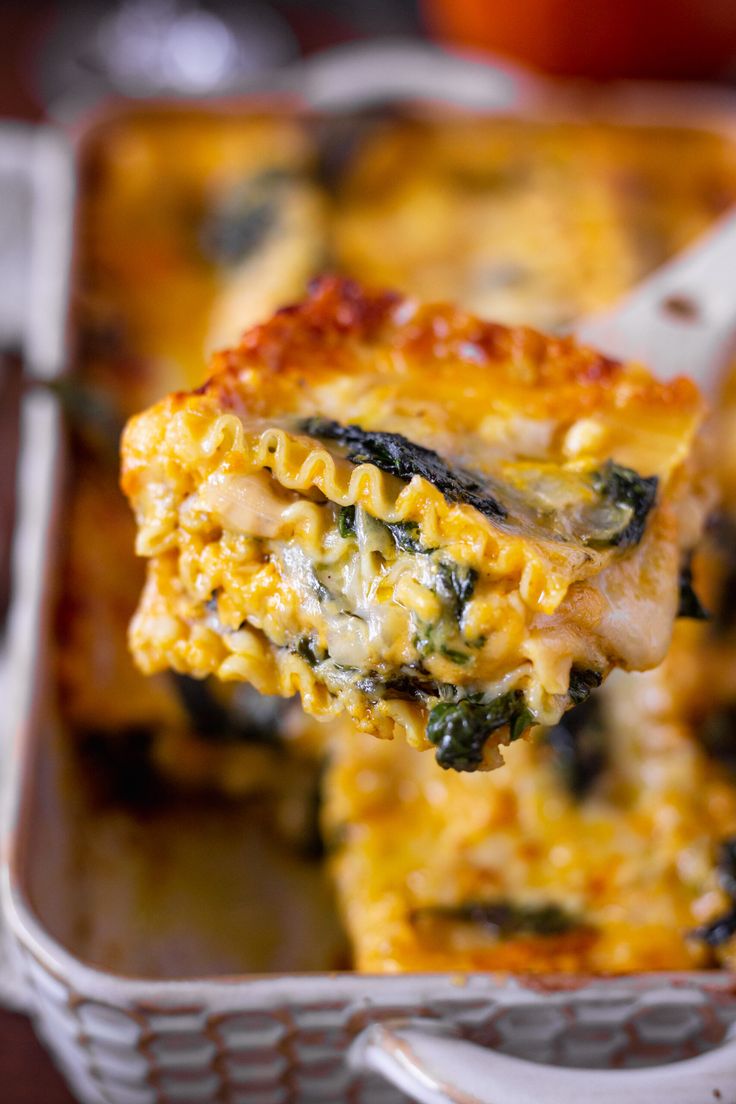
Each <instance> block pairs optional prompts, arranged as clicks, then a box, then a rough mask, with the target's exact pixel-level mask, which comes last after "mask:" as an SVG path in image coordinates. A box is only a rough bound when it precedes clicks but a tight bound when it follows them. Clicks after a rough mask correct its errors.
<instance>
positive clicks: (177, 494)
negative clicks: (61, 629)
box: [123, 278, 704, 770]
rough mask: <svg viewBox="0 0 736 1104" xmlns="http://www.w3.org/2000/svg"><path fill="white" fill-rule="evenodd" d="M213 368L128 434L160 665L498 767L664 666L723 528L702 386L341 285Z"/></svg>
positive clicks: (126, 462) (292, 311)
mask: <svg viewBox="0 0 736 1104" xmlns="http://www.w3.org/2000/svg"><path fill="white" fill-rule="evenodd" d="M214 368H215V375H214V376H213V377H212V379H211V380H210V382H209V383H208V384H207V385H205V386H204V387H202V388H200V389H199V390H198V391H196V392H194V393H191V394H189V395H185V394H175V395H173V396H170V397H169V398H168V399H167V400H165V401H164V402H163V403H160V404H159V405H157V406H156V407H153V408H152V409H151V410H149V411H147V412H146V413H144V414H142V415H140V416H138V417H137V418H134V419H132V420H131V422H130V423H129V425H128V427H127V430H126V433H125V439H124V446H123V487H124V490H125V491H126V493H127V494H128V496H129V498H130V499H131V502H132V503H133V505H134V508H135V511H136V515H137V519H138V526H139V533H138V540H137V549H138V552H139V553H140V554H142V555H144V556H146V557H148V558H149V560H150V563H149V571H148V580H147V583H146V587H145V589H144V593H143V598H142V601H141V605H140V607H139V610H138V613H137V615H136V617H135V618H134V621H133V624H132V627H131V634H130V641H131V646H132V649H133V652H134V655H135V657H136V659H137V662H138V663H139V664H140V666H141V667H142V669H143V670H144V671H147V672H149V673H152V672H155V671H159V670H162V669H164V668H166V667H169V666H171V667H173V668H174V669H175V670H178V671H181V672H186V673H188V674H192V675H195V676H196V677H202V676H204V675H207V674H211V673H214V674H217V675H218V676H219V677H220V678H222V679H226V680H227V679H234V680H246V681H249V682H252V683H253V685H255V686H256V688H257V689H259V690H260V691H262V692H264V693H276V694H282V695H285V696H288V695H291V694H292V693H294V692H295V691H299V692H300V693H301V696H302V700H303V703H304V706H305V708H306V709H307V711H308V712H311V713H313V714H314V715H315V716H318V717H330V716H335V715H336V714H337V713H338V712H340V711H346V712H347V713H348V714H349V715H350V716H351V718H352V719H353V720H354V721H355V722H356V724H357V725H358V726H359V727H360V728H363V729H365V730H366V731H372V732H374V733H375V734H377V735H380V736H387V737H391V736H393V735H394V733H395V732H396V731H399V732H402V731H403V732H405V733H406V735H407V738H408V739H409V741H410V742H411V743H412V744H414V745H416V746H419V747H423V746H424V747H426V746H428V743H431V744H434V745H435V746H436V748H437V758H438V760H439V762H440V763H441V764H442V765H443V766H448V767H455V768H457V769H461V770H473V769H476V768H478V767H481V766H484V767H488V766H495V765H498V763H499V762H500V756H499V754H498V751H497V744H498V742H500V741H502V740H503V741H505V742H507V741H508V740H510V739H514V738H516V737H517V736H518V735H520V734H521V733H522V732H523V731H524V730H526V729H527V728H528V727H529V726H530V725H531V724H532V723H541V722H544V723H554V722H555V721H556V720H557V719H559V716H560V715H561V713H562V712H563V711H564V709H565V708H567V707H568V706H569V705H570V704H571V703H572V702H575V701H576V700H579V699H580V698H581V697H584V696H585V694H586V693H587V692H589V690H590V688H591V687H592V686H594V685H596V684H598V683H600V681H601V680H602V678H603V677H604V676H605V674H607V672H608V671H609V669H610V668H611V667H612V666H623V667H627V668H635V669H642V668H647V667H652V666H654V665H655V664H656V663H658V662H659V661H660V660H661V659H662V658H663V656H664V654H665V651H666V649H667V645H668V643H669V639H670V635H671V630H672V622H673V620H674V617H675V613H676V608H677V600H678V597H677V595H678V574H679V566H680V561H681V557H682V554H683V551H684V549H685V548H686V547H688V546H689V544H691V543H692V541H693V540H694V538H695V536H696V534H697V530H698V527H699V515H700V513H701V512H702V509H703V506H704V502H703V501H702V499H703V495H702V494H701V488H700V485H699V484H696V481H695V479H694V469H693V462H692V456H691V454H692V449H693V444H694V441H695V438H696V436H697V432H698V429H699V425H700V421H701V418H702V407H701V402H700V399H699V397H698V395H697V392H696V390H695V388H694V386H693V385H692V384H690V383H689V382H687V381H685V380H678V381H675V382H674V383H671V384H662V383H658V382H656V381H655V380H653V379H652V378H651V377H650V376H649V375H648V374H647V373H646V371H645V370H644V369H642V368H640V367H637V366H633V365H629V366H625V365H621V364H618V363H615V362H613V361H610V360H607V359H606V358H604V357H602V356H600V355H599V354H598V353H595V352H593V351H592V350H588V349H584V348H579V347H577V346H576V345H575V343H574V342H573V341H572V340H571V339H559V338H545V337H543V336H542V335H541V334H538V333H536V332H534V331H531V330H524V329H518V330H510V329H507V328H505V327H503V326H500V325H494V324H491V323H483V322H480V321H478V320H477V319H475V318H473V317H472V316H469V315H467V314H465V313H464V312H462V311H459V310H457V309H455V308H451V307H447V306H421V305H419V304H417V303H416V302H414V301H411V300H404V299H402V298H401V297H399V296H396V295H392V294H386V293H383V294H367V293H364V292H363V291H361V290H360V289H359V288H358V287H357V286H355V285H353V284H351V283H348V282H345V281H341V280H337V279H329V278H328V279H324V280H322V281H321V282H319V283H318V284H317V285H316V286H315V287H314V289H313V291H312V293H311V294H310V296H309V297H308V298H307V299H306V300H305V302H304V303H302V304H300V305H299V306H296V307H293V308H289V309H288V310H284V311H281V312H279V313H278V314H277V315H276V316H275V317H274V319H273V320H272V321H271V322H269V323H267V324H265V325H263V326H260V327H257V328H256V329H255V330H253V331H251V332H250V333H249V334H247V335H245V336H244V338H243V340H242V341H241V343H240V345H239V346H237V347H236V348H235V349H233V350H230V351H227V352H224V353H222V354H219V355H217V356H216V357H215V360H214ZM491 734H494V736H493V739H492V740H491V739H489V737H490V736H491Z"/></svg>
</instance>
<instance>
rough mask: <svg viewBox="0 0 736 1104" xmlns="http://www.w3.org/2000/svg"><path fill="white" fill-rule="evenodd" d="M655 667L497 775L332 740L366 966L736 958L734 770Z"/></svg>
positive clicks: (346, 874)
mask: <svg viewBox="0 0 736 1104" xmlns="http://www.w3.org/2000/svg"><path fill="white" fill-rule="evenodd" d="M682 627H686V626H685V624H684V623H683V626H682ZM679 629H680V625H679V624H678V632H679ZM654 674H655V673H654V672H647V673H645V674H625V673H622V672H616V673H614V675H613V676H612V677H611V678H610V680H609V681H608V682H607V683H606V684H605V686H604V687H602V688H601V689H600V690H597V691H595V692H594V693H593V694H592V695H591V697H590V698H589V699H588V700H587V701H586V702H585V704H583V705H580V706H578V707H577V708H576V709H575V710H572V711H570V712H569V713H568V714H566V716H565V717H564V718H563V720H562V722H561V723H560V724H559V725H557V726H554V727H552V728H550V729H544V730H543V729H538V730H537V731H536V732H535V735H534V738H533V739H532V740H520V741H518V742H517V743H515V744H514V745H513V746H512V747H511V748H509V749H508V751H507V752H506V753H505V759H506V763H505V766H504V768H503V770H499V771H493V772H491V773H485V774H476V775H459V774H455V773H453V772H441V771H438V770H437V769H436V767H435V765H434V763H433V762H432V761H431V759H429V758H428V757H427V756H423V755H415V754H412V753H411V751H410V749H408V748H407V747H402V746H390V745H386V744H385V743H383V742H381V741H378V740H371V739H370V738H368V737H366V736H363V737H362V738H361V736H360V735H359V734H355V736H354V737H353V739H352V740H350V739H343V740H340V741H339V742H337V741H336V742H335V744H334V747H333V752H332V756H331V760H330V767H329V770H328V774H327V778H326V784H325V803H326V804H325V811H324V815H323V823H324V826H325V834H326V838H327V840H328V842H330V843H331V845H332V846H331V854H332V858H331V869H332V872H333V875H334V877H335V880H336V884H337V890H338V897H339V901H340V904H341V909H342V914H343V917H344V921H345V924H346V927H347V930H348V935H349V938H350V941H351V945H352V947H353V954H354V957H355V963H356V967H357V968H358V969H360V970H365V971H368V972H388V973H394V972H403V971H409V972H412V971H425V970H426V971H444V970H449V971H459V972H463V971H474V970H511V971H514V972H520V973H529V972H531V973H553V974H557V973H567V972H570V973H578V974H584V975H589V974H591V973H601V972H603V973H607V972H616V973H622V972H628V971H639V970H681V969H693V968H698V967H701V968H702V967H704V966H714V965H718V964H720V965H728V966H730V965H732V964H733V956H734V952H733V944H732V938H733V935H734V932H736V910H735V907H734V905H735V897H734V895H735V894H736V838H735V836H736V789H735V788H734V786H733V775H732V774H731V773H729V770H728V769H727V768H725V767H724V765H723V763H722V762H721V763H719V762H718V761H717V760H715V759H714V758H713V757H712V755H711V754H710V753H709V751H708V749H706V748H705V747H704V746H703V745H702V744H701V742H700V741H699V739H698V737H697V734H696V732H694V731H693V730H692V729H691V728H690V726H689V725H688V724H687V723H686V722H685V721H684V720H683V718H682V717H681V716H679V715H678V713H677V712H676V711H673V710H672V708H671V702H670V700H669V698H668V695H667V693H666V690H664V691H663V689H662V687H661V686H660V684H659V679H658V678H655V677H654ZM670 674H671V675H673V674H675V675H676V669H674V670H673V669H672V668H671V669H670Z"/></svg>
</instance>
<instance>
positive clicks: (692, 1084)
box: [348, 1020, 736, 1104]
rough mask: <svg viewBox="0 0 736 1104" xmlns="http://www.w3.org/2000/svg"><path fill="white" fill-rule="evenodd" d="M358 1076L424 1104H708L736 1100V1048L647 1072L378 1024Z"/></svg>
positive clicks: (421, 1026) (358, 1053) (356, 1053)
mask: <svg viewBox="0 0 736 1104" xmlns="http://www.w3.org/2000/svg"><path fill="white" fill-rule="evenodd" d="M348 1062H349V1064H350V1066H351V1067H352V1068H353V1069H356V1070H361V1071H371V1072H373V1073H378V1074H380V1075H381V1076H382V1077H384V1078H386V1080H387V1081H390V1082H391V1083H392V1084H393V1085H395V1086H396V1088H397V1089H399V1090H400V1091H401V1092H403V1093H406V1094H407V1095H408V1096H410V1097H411V1098H412V1099H414V1100H417V1101H419V1102H420V1104H510V1102H512V1101H513V1104H570V1102H571V1101H574V1100H594V1101H595V1102H596V1104H623V1102H625V1104H652V1102H653V1101H666V1104H704V1101H719V1100H722V1101H724V1104H725V1102H726V1101H733V1100H734V1099H736V1040H733V1039H731V1040H729V1041H728V1042H726V1043H723V1044H721V1045H720V1046H718V1047H716V1048H715V1049H714V1050H710V1051H708V1052H707V1053H705V1054H700V1055H698V1057H696V1058H687V1059H685V1060H684V1061H680V1062H671V1063H669V1064H668V1065H660V1066H649V1067H647V1068H645V1069H620V1070H599V1069H567V1068H563V1067H562V1066H548V1065H542V1064H540V1063H538V1062H529V1061H525V1060H524V1059H521V1058H512V1057H510V1056H509V1055H507V1054H501V1053H499V1052H498V1051H495V1050H490V1049H487V1048H485V1047H480V1046H476V1045H475V1044H474V1043H468V1042H466V1041H464V1040H463V1039H459V1038H457V1036H456V1035H455V1034H454V1032H453V1029H452V1028H449V1027H446V1026H445V1025H444V1024H442V1023H440V1022H438V1021H431V1020H404V1021H392V1022H387V1023H377V1024H372V1025H371V1026H370V1027H367V1028H366V1029H365V1030H364V1031H363V1032H361V1034H360V1035H359V1036H358V1037H357V1038H356V1039H355V1041H354V1042H353V1044H352V1046H351V1048H350V1051H349V1052H348Z"/></svg>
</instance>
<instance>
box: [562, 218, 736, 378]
mask: <svg viewBox="0 0 736 1104" xmlns="http://www.w3.org/2000/svg"><path fill="white" fill-rule="evenodd" d="M575 335H576V336H577V337H578V338H579V340H581V341H582V342H584V343H585V344H586V345H592V346H593V347H594V348H596V349H600V351H601V352H602V353H606V354H607V355H609V356H612V357H614V358H616V359H617V360H635V361H640V362H642V363H643V364H645V365H646V366H647V367H648V368H649V369H650V370H651V371H652V372H654V374H655V375H657V376H659V377H660V378H661V379H670V378H671V377H673V376H680V375H684V376H690V377H691V378H692V379H694V380H695V382H696V383H697V384H698V385H699V386H700V387H701V388H702V390H703V391H705V392H706V394H707V393H712V392H713V391H714V390H715V388H716V386H717V385H718V382H719V381H720V380H721V378H722V375H723V371H724V369H725V367H726V364H727V362H728V359H729V357H730V356H731V355H733V354H734V352H736V214H731V215H728V216H726V217H725V218H724V219H722V220H721V221H720V222H718V223H716V225H715V227H714V228H713V229H712V230H711V231H710V232H709V233H707V234H706V235H704V236H703V237H702V238H700V239H698V241H697V242H696V243H695V244H694V245H692V246H691V247H690V248H689V249H687V250H685V251H684V252H683V253H681V254H679V255H678V256H677V257H675V258H674V260H672V261H670V262H669V264H666V265H663V266H662V267H661V268H659V269H657V271H656V272H654V273H653V275H651V276H650V277H648V279H646V280H644V281H643V282H642V283H641V284H639V285H638V286H637V287H635V288H634V290H633V291H631V292H630V293H629V294H628V295H626V296H625V297H624V298H623V299H622V300H620V302H618V303H617V304H616V306H615V307H613V308H612V309H610V310H607V311H605V312H602V313H600V314H595V315H590V316H589V317H587V318H584V319H583V320H582V321H581V322H580V323H579V324H578V325H577V326H576V327H575Z"/></svg>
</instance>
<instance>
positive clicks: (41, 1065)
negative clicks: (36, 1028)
mask: <svg viewBox="0 0 736 1104" xmlns="http://www.w3.org/2000/svg"><path fill="white" fill-rule="evenodd" d="M0 1100H2V1102H3V1104H74V1098H73V1097H72V1096H71V1094H70V1093H69V1091H68V1090H67V1088H66V1087H65V1085H64V1082H63V1081H62V1079H61V1077H60V1075H59V1074H58V1073H57V1072H56V1070H55V1069H54V1066H53V1065H52V1063H51V1059H50V1058H49V1057H48V1056H47V1054H46V1052H45V1051H44V1049H43V1047H42V1046H41V1044H40V1043H39V1042H38V1040H37V1039H36V1036H35V1035H34V1034H33V1028H32V1027H31V1025H30V1024H29V1022H28V1020H27V1019H25V1017H24V1016H19V1015H17V1014H16V1013H14V1012H0Z"/></svg>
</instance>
